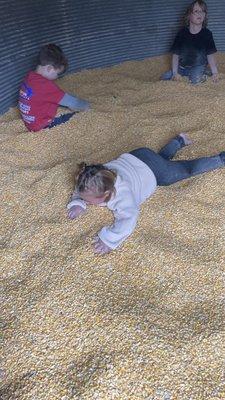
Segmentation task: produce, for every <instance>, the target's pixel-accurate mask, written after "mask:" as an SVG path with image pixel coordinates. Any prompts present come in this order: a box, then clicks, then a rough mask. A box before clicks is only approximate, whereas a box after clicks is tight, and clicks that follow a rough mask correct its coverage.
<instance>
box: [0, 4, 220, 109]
mask: <svg viewBox="0 0 225 400" xmlns="http://www.w3.org/2000/svg"><path fill="white" fill-rule="evenodd" d="M189 3H190V1H187V0H167V1H166V0H138V1H137V0H122V1H121V0H0V15H1V16H0V48H1V60H0V85H1V86H0V87H1V92H0V113H2V112H4V111H6V110H7V109H8V108H9V107H10V106H11V105H12V104H15V102H16V99H17V93H18V87H19V84H20V82H21V79H22V78H23V76H24V75H25V74H26V72H27V71H28V70H29V69H30V68H32V67H33V66H34V65H35V57H36V54H37V51H38V50H39V48H40V46H41V45H43V44H45V43H50V42H54V43H56V44H58V45H60V46H61V47H62V48H63V49H64V51H65V53H66V55H67V57H68V58H69V63H70V68H69V72H72V71H79V70H82V69H89V68H95V67H104V66H109V65H114V64H117V63H121V62H123V61H126V60H138V59H139V60H140V59H144V58H146V57H151V56H155V55H160V54H164V53H166V52H168V50H169V47H170V45H171V42H172V40H173V38H174V36H175V34H176V32H177V30H178V28H179V26H180V24H181V19H182V16H183V14H184V11H185V9H186V7H187V5H188V4H189ZM207 4H208V7H209V29H211V30H212V31H213V35H214V38H215V41H216V45H217V48H218V50H220V51H225V24H224V19H225V1H222V2H221V1H220V0H209V1H208V2H207Z"/></svg>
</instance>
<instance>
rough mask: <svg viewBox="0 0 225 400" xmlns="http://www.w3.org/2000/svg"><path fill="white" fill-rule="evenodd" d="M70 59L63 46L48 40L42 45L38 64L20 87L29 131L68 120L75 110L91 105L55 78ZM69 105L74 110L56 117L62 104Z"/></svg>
mask: <svg viewBox="0 0 225 400" xmlns="http://www.w3.org/2000/svg"><path fill="white" fill-rule="evenodd" d="M67 65H68V63H67V59H66V57H65V55H64V54H63V52H62V50H61V49H60V47H58V46H56V45H55V44H48V45H45V46H43V47H42V48H41V50H40V52H39V55H38V65H37V68H36V70H35V71H30V72H29V73H28V74H27V76H26V77H25V79H24V81H23V82H22V84H21V87H20V93H19V109H20V113H21V116H22V119H23V121H24V124H25V125H26V127H27V129H28V130H29V131H34V132H36V131H39V130H41V129H44V128H52V127H53V126H56V125H59V124H62V123H64V122H66V121H68V120H69V119H70V118H71V117H72V116H73V115H74V111H86V110H88V109H89V108H90V106H89V103H88V102H87V101H86V100H81V99H79V98H77V97H74V96H72V95H70V94H68V93H65V92H64V91H63V90H62V89H60V88H59V87H58V86H57V85H56V84H55V83H54V82H53V81H54V80H55V79H57V78H58V76H59V74H61V73H63V72H65V70H66V68H67ZM59 105H61V106H64V107H68V108H69V109H70V110H73V112H71V113H67V114H63V115H61V116H59V117H56V112H57V108H58V106H59Z"/></svg>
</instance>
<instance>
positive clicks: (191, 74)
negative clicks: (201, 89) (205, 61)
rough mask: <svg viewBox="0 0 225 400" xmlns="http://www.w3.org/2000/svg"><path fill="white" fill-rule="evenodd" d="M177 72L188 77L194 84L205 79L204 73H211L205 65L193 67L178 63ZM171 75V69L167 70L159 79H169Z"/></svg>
mask: <svg viewBox="0 0 225 400" xmlns="http://www.w3.org/2000/svg"><path fill="white" fill-rule="evenodd" d="M178 73H179V74H180V75H181V76H186V77H187V78H189V80H190V81H191V83H193V84H194V85H195V84H196V83H201V82H203V81H204V80H205V79H206V75H209V76H210V75H212V74H211V72H210V71H209V69H208V68H207V67H206V65H196V66H195V67H181V66H180V65H179V67H178ZM172 77H173V71H172V70H170V71H167V72H165V73H164V74H163V75H162V77H161V79H162V80H164V81H169V80H170V79H172Z"/></svg>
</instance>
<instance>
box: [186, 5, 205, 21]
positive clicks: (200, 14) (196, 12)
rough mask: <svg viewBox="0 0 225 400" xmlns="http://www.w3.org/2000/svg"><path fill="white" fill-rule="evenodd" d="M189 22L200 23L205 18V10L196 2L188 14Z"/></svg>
mask: <svg viewBox="0 0 225 400" xmlns="http://www.w3.org/2000/svg"><path fill="white" fill-rule="evenodd" d="M189 18H190V22H191V23H192V24H194V25H202V24H203V22H204V19H205V11H203V9H202V8H201V7H200V5H199V4H198V3H195V5H194V7H193V10H192V12H191V14H190V17H189Z"/></svg>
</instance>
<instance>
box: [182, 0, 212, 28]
mask: <svg viewBox="0 0 225 400" xmlns="http://www.w3.org/2000/svg"><path fill="white" fill-rule="evenodd" d="M195 4H198V5H199V7H201V9H202V11H204V12H205V18H204V21H203V24H202V26H203V28H205V27H206V26H207V23H208V7H207V4H206V2H205V1H204V0H195V1H193V2H192V3H191V4H190V5H189V7H188V8H187V10H186V13H185V15H184V24H185V25H186V26H189V23H190V15H191V13H192V11H193V9H194V6H195Z"/></svg>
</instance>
